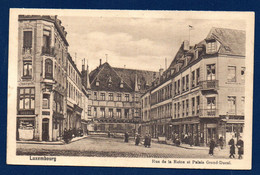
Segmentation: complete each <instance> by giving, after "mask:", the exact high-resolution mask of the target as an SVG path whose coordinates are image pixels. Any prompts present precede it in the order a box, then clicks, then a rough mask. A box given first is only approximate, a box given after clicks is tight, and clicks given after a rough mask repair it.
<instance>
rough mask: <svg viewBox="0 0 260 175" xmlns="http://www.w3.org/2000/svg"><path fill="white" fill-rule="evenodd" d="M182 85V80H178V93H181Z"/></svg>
mask: <svg viewBox="0 0 260 175" xmlns="http://www.w3.org/2000/svg"><path fill="white" fill-rule="evenodd" d="M180 86H181V85H180V80H178V90H177V91H178V94H179V93H180Z"/></svg>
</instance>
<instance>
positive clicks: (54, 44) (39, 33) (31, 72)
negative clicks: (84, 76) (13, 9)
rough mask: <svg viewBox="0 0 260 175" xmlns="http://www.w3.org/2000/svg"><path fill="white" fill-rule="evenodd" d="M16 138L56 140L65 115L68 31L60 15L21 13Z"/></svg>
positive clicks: (19, 19)
mask: <svg viewBox="0 0 260 175" xmlns="http://www.w3.org/2000/svg"><path fill="white" fill-rule="evenodd" d="M18 21H19V30H18V31H19V34H18V37H19V40H18V89H17V90H18V91H17V92H18V93H17V139H27V140H33V139H34V140H40V141H54V140H58V139H60V138H61V135H62V132H63V128H64V120H65V119H66V115H65V113H66V101H65V100H66V63H67V47H68V42H67V40H66V34H67V32H66V31H65V29H64V27H63V26H62V25H61V21H60V20H59V19H57V16H39V15H32V16H24V15H20V16H19V18H18Z"/></svg>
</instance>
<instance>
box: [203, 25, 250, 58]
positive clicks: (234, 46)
mask: <svg viewBox="0 0 260 175" xmlns="http://www.w3.org/2000/svg"><path fill="white" fill-rule="evenodd" d="M212 38H214V39H216V40H217V41H218V42H220V44H221V47H220V49H219V53H221V54H233V55H241V56H245V42H246V32H245V31H243V30H235V29H226V28H215V27H213V28H212V29H211V30H210V32H209V34H208V36H207V38H206V40H207V39H212Z"/></svg>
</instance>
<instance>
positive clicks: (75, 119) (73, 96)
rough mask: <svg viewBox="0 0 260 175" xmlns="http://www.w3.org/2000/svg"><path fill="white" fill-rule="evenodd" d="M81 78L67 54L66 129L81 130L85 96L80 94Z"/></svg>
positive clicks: (81, 87)
mask: <svg viewBox="0 0 260 175" xmlns="http://www.w3.org/2000/svg"><path fill="white" fill-rule="evenodd" d="M82 89H83V86H82V76H81V73H80V71H79V70H78V68H77V66H76V64H75V63H74V61H73V60H72V57H71V56H70V54H68V64H67V116H68V117H67V118H68V120H67V123H66V126H67V128H70V129H72V130H75V129H76V130H77V129H79V128H81V117H82V116H84V112H83V113H82V111H83V109H84V105H85V104H86V100H85V97H84V96H85V94H83V92H82Z"/></svg>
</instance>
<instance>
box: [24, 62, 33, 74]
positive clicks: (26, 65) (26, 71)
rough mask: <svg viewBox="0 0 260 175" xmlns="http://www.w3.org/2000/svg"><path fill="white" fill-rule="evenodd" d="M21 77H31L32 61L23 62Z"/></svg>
mask: <svg viewBox="0 0 260 175" xmlns="http://www.w3.org/2000/svg"><path fill="white" fill-rule="evenodd" d="M23 78H32V61H24V62H23Z"/></svg>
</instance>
